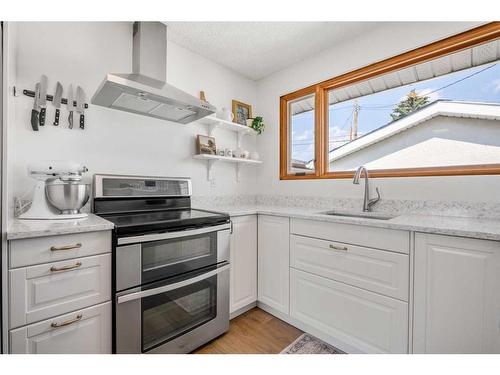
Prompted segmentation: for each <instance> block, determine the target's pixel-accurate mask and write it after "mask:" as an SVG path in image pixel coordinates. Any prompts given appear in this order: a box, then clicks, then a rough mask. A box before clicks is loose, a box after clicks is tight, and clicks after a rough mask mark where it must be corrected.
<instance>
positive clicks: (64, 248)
mask: <svg viewBox="0 0 500 375" xmlns="http://www.w3.org/2000/svg"><path fill="white" fill-rule="evenodd" d="M80 247H82V244H81V243H77V244H75V245H67V246H51V248H50V251H62V250H73V249H79V248H80Z"/></svg>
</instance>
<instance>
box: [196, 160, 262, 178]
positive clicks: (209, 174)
mask: <svg viewBox="0 0 500 375" xmlns="http://www.w3.org/2000/svg"><path fill="white" fill-rule="evenodd" d="M193 158H194V159H198V160H205V161H207V179H208V180H209V181H210V180H212V167H213V165H214V163H215V162H217V161H222V162H228V163H236V181H239V180H240V165H242V164H262V160H252V159H243V158H233V157H230V156H219V155H208V154H198V155H193Z"/></svg>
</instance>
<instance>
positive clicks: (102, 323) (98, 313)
mask: <svg viewBox="0 0 500 375" xmlns="http://www.w3.org/2000/svg"><path fill="white" fill-rule="evenodd" d="M10 352H11V353H12V354H108V353H111V302H106V303H103V304H101V305H96V306H93V307H89V308H86V309H82V310H77V311H74V312H72V313H69V314H65V315H61V316H58V317H56V318H52V319H48V320H45V321H42V322H39V323H35V324H31V325H28V326H25V327H22V328H18V329H14V330H12V331H10Z"/></svg>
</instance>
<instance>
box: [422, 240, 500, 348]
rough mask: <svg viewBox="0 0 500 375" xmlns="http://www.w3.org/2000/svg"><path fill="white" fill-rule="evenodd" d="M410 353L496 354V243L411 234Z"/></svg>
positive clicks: (499, 293) (499, 318)
mask: <svg viewBox="0 0 500 375" xmlns="http://www.w3.org/2000/svg"><path fill="white" fill-rule="evenodd" d="M414 277H415V284H414V316H413V321H414V323H413V324H414V326H413V327H414V329H413V352H414V353H500V243H499V242H495V241H484V240H475V239H467V238H459V237H451V236H441V235H432V234H423V233H417V234H416V235H415V276H414Z"/></svg>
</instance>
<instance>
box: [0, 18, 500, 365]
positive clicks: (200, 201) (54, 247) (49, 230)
mask: <svg viewBox="0 0 500 375" xmlns="http://www.w3.org/2000/svg"><path fill="white" fill-rule="evenodd" d="M129 18H130V17H129ZM490 18H491V15H490V16H489V17H487V19H490ZM256 24H258V23H252V22H249V23H245V22H233V23H224V22H150V21H139V22H133V21H132V20H130V21H126V22H123V21H120V22H117V21H115V22H90V21H86V22H14V21H8V22H3V23H2V38H3V49H2V58H3V60H2V61H3V66H2V68H3V76H2V80H3V98H2V99H3V103H4V104H3V108H2V110H3V111H2V112H3V113H2V115H3V121H2V126H3V133H2V134H3V149H2V150H3V157H2V165H3V168H2V228H3V230H2V231H3V240H2V241H3V242H2V245H3V246H2V353H5V354H34V353H50V354H63V353H65V354H81V353H87V354H146V353H150V354H153V353H159V354H173V353H176V354H180V353H182V354H187V353H209V354H212V353H227V354H245V353H248V354H257V353H259V354H278V353H284V354H300V353H306V354H316V353H331V354H340V353H349V354H358V353H370V354H389V353H393V354H412V353H414V354H433V353H443V354H454V353H456V354H472V353H482V354H486V353H490V354H499V353H500V331H499V327H500V325H499V319H500V318H499V317H500V297H499V296H498V293H497V290H498V287H499V286H500V272H499V271H500V229H499V228H500V226H499V225H498V223H499V220H500V217H499V216H498V204H499V202H498V198H497V195H498V194H497V191H498V186H499V185H500V178H499V176H498V174H499V173H500V172H499V169H498V168H497V164H500V161H497V159H498V156H497V155H498V151H497V150H496V149H495V147H497V146H498V145H496V142H495V141H494V139H495V136H496V135H497V134H496V128H495V127H494V124H497V123H498V121H499V120H500V112H499V110H498V108H497V107H495V106H494V105H491V103H489V101H487V100H483V99H481V100H479V99H478V100H475V101H472V100H469V99H468V100H467V101H464V100H463V98H455V97H452V98H448V97H446V96H444V94H442V93H443V92H444V91H440V93H441V95H443V96H439V97H436V98H433V97H432V98H431V99H429V102H428V103H426V105H425V106H423V107H421V108H419V110H415V111H414V112H411V113H409V114H405V117H404V118H400V119H396V120H394V122H391V123H390V124H387V125H384V126H380V127H379V128H377V129H369V128H364V127H363V126H364V123H363V119H364V117H362V116H363V113H366V111H367V110H369V109H370V105H371V106H375V105H373V104H369V103H368V104H367V103H365V102H363V100H364V96H365V94H364V92H363V91H362V90H363V88H362V87H361V86H356V88H355V89H353V90H345V91H346V92H347V93H348V94H344V95H346V96H342V94H343V93H342V92H341V89H342V86H341V85H338V84H337V83H336V82H337V81H334V82H333V84H330V83H331V82H330V80H335V79H338V78H339V77H343V78H342V79H345V80H346V82H349V84H352V85H355V84H358V82H361V83H359V85H361V84H363V83H366V82H368V86H370V87H371V88H372V91H373V93H371V94H370V95H384V93H386V92H388V91H390V90H393V89H397V88H398V87H400V86H405V84H406V85H414V86H415V87H417V85H418V84H426V82H427V81H426V79H423V78H416V79H415V80H414V81H413V82H410V81H408V82H406V81H404V80H401V81H402V82H400V83H399V84H397V85H396V84H392V85H389V84H388V87H384V88H382V87H380V88H377V87H378V86H377V85H376V83H377V82H376V79H377V74H378V75H382V74H387V77H389V74H391V73H393V72H396V71H397V69H400V70H401V69H404V68H405V66H403V65H401V66H399V67H398V66H394V67H391V68H387V66H388V64H389V62H388V61H389V60H390V59H391V58H392V59H397V58H399V59H403V58H406V59H407V61H406V64H408V65H407V66H412V67H413V66H416V67H417V68H415V69H416V70H417V71H418V72H420V71H422V72H423V71H424V68H425V67H428V66H429V65H427V66H426V65H425V64H426V63H427V64H429V61H432V63H434V65H433V67H435V68H434V69H435V72H434V76H433V78H432V79H434V81H433V82H434V83H433V84H432V85H429V84H428V86H429V87H430V88H432V89H434V90H437V88H441V87H448V86H447V85H449V84H450V83H448V82H447V81H444V79H449V80H452V78H447V74H450V75H451V74H457V75H460V74H463V77H462V76H457V77H458V78H453V80H452V83H453V85H455V86H454V87H458V86H459V84H460V83H461V82H465V81H466V80H468V79H479V78H480V77H481V74H483V73H481V72H482V69H486V68H489V67H490V66H492V68H491V69H490V70H488V71H485V73H484V74H490V73H491V72H493V71H494V69H495V68H494V67H493V65H494V64H496V63H497V62H498V61H500V47H499V46H500V42H499V40H500V25H499V24H498V22H491V21H490V22H485V21H483V22H429V23H427V24H425V22H405V23H398V22H346V23H342V22H308V23H300V22H295V23H293V22H288V23H286V22H285V23H281V24H280V23H279V22H265V23H261V24H260V25H258V26H259V27H256ZM424 26H425V27H424ZM319 34H321V35H322V37H319V36H318V37H317V39H316V40H315V43H308V40H311V37H312V36H313V35H319ZM54 40H57V43H54ZM373 41H377V43H373ZM381 41H384V42H383V43H382V42H381ZM230 43H232V45H231V47H228V46H229V45H230ZM312 44H314V45H312ZM62 46H64V48H62ZM247 46H251V48H250V49H254V51H253V53H246V52H245V51H248V50H249V49H248V47H247ZM270 46H275V48H276V53H274V54H273V53H271V52H269V47H270ZM438 46H441V47H440V49H439V48H438ZM444 46H445V47H446V48H448V49H446V48H445V47H444ZM449 46H451V47H449ZM491 46H495V47H491ZM292 47H294V48H296V49H298V50H300V51H299V52H300V53H299V52H297V51H292ZM432 48H434V51H438V50H439V51H438V52H433V53H434V55H425V53H428V51H429V50H430V49H432ZM491 48H497V50H495V51H498V53H497V52H491ZM228 50H230V51H232V54H234V56H233V55H232V54H227V56H225V55H224V53H223V52H224V51H226V52H227V51H228ZM426 51H427V52H426ZM454 53H455V54H458V53H462V54H463V55H465V54H468V56H469V55H470V56H472V58H470V61H471V63H470V65H469V66H467V67H465V66H463V67H462V66H461V67H460V68H456V69H455V68H453V67H452V68H450V69H451V71H450V70H447V71H446V69H445V70H442V71H441V70H439V69H438V68H439V67H441V65H439V64H438V62H443V61H445V59H446V58H448V57H449V56H451V60H452V61H455V60H456V59H455V60H453V59H454V58H455V56H458V55H453V54H454ZM460 56H462V55H460ZM474 56H481V58H474ZM412 59H413V60H412ZM391 61H395V60H391ZM332 62H335V63H334V64H333V63H332ZM377 63H379V64H386V65H385V67H381V68H378V66H377ZM410 64H411V65H410ZM420 67H422V69H421V70H420ZM363 69H365V70H363ZM370 69H372V70H370ZM377 69H379V70H378V71H377ZM467 69H472V70H471V71H468V70H467ZM474 69H476V70H474ZM358 70H359V72H358V73H356V72H357V71H358ZM362 70H363V72H364V73H361V71H362ZM353 72H354V73H353ZM478 72H479V73H478ZM349 73H350V74H351V78H349V77H347V78H346V77H345V76H344V75H346V74H349ZM355 74H358V75H359V76H360V77H361V75H362V74H364V76H363V77H364V78H363V80H361V79H360V78H359V77H358V78H356V79H357V80H355V79H354V78H352V76H353V75H355ZM466 74H467V75H466ZM491 74H493V73H491ZM401 76H402V75H401ZM441 76H442V78H441ZM389 78H390V77H389ZM389 78H387V79H386V82H392V81H390V80H389ZM349 79H351V81H349ZM439 79H443V81H442V83H436V82H441V81H436V80H439ZM372 80H373V81H372ZM165 82H166V83H165ZM353 87H354V86H353ZM411 87H413V86H411ZM426 87H427V86H426ZM404 89H405V90H407V91H409V89H407V88H406V86H405V88H404ZM322 90H324V92H325V93H327V94H328V95H327V96H326V95H325V94H323V91H322ZM335 90H337V91H335ZM356 90H357V91H356ZM492 90H493V91H494V88H493V89H492ZM493 91H492V92H493ZM446 92H448V91H446ZM417 93H420V91H417ZM405 94H406V91H405ZM431 94H433V93H432V92H431ZM431 94H426V95H428V96H429V97H431ZM311 95H313V96H312V98H313V100H310V99H311ZM314 95H316V96H314ZM398 95H399V94H398ZM323 96H324V97H328V98H329V100H330V101H327V100H326V99H325V100H320V99H322V98H323ZM401 96H404V95H401ZM422 96H424V94H422ZM44 98H45V100H43V99H44ZM408 98H409V99H408V100H410V99H412V97H410V96H409V97H408ZM481 98H482V97H481ZM40 99H41V101H40ZM494 99H495V97H494V96H493V97H492V99H491V100H490V101H492V102H494V101H495V100H494ZM356 100H357V101H358V102H356ZM350 101H353V102H356V104H355V105H352V106H350V107H349V111H351V107H352V108H353V112H352V113H354V114H355V115H356V116H358V114H359V129H360V130H359V133H360V136H359V137H358V135H357V133H356V132H355V130H354V129H357V127H358V120H356V122H354V120H353V117H351V118H350V119H349V122H348V123H349V124H354V123H355V124H356V128H355V127H354V126H353V125H351V129H350V137H351V138H350V139H349V142H350V143H347V144H345V145H342V146H341V147H338V148H332V149H330V150H327V151H330V152H336V153H340V152H342V150H347V151H348V155H347V156H343V155H339V156H337V154H333V156H335V157H338V158H339V160H348V159H347V158H348V157H352V155H354V153H355V152H357V153H358V155H363V154H362V152H365V151H356V150H358V149H356V148H355V147H359V150H372V149H373V148H374V147H375V146H374V145H386V144H387V145H390V147H393V148H394V149H396V148H398V147H400V146H398V145H399V144H398V143H397V141H398V137H402V134H412V136H413V134H414V133H415V136H414V137H413V139H420V138H418V137H423V135H422V134H423V133H424V130H426V129H427V128H429V129H430V130H429V131H432V132H433V134H438V131H440V132H441V133H439V134H442V133H443V129H446V128H447V127H448V126H450V125H449V124H451V123H453V124H455V123H457V125H453V126H457V127H458V126H461V127H460V129H462V128H463V129H464V133H463V134H469V133H468V130H467V129H468V128H467V126H469V125H468V123H467V121H469V122H474V124H475V126H476V127H481V129H483V130H482V131H481V134H486V136H485V137H489V138H490V139H492V140H491V141H489V142H487V145H486V142H484V140H483V138H481V139H480V140H477V139H476V138H474V140H473V141H471V142H470V143H471V144H472V143H474V145H476V146H477V147H478V148H477V149H476V148H474V150H477V151H474V152H470V151H467V152H469V153H467V152H465V151H464V153H463V154H465V155H466V158H468V159H467V160H470V164H477V165H472V166H469V165H467V164H468V163H460V162H457V163H456V164H454V165H453V164H450V165H451V167H450V168H449V169H447V171H445V172H441V173H439V172H437V169H435V168H437V167H439V168H441V165H438V166H436V165H434V164H425V165H424V164H423V163H424V159H423V158H421V157H420V158H419V161H420V162H421V163H422V164H418V165H410V164H409V163H408V162H406V161H405V162H406V164H405V165H403V166H402V167H401V166H399V165H397V164H394V165H393V164H390V168H387V169H384V168H378V167H372V165H375V164H372V163H375V161H373V162H372V161H371V160H369V159H368V158H366V159H365V160H363V161H362V162H359V158H360V157H358V159H355V161H354V162H355V163H356V164H355V167H354V168H352V167H349V169H348V171H347V172H344V171H343V170H341V171H340V172H337V171H336V170H334V169H330V168H331V166H334V165H340V164H339V163H340V162H337V164H336V162H335V160H337V159H334V158H333V156H332V158H330V159H326V157H324V155H323V154H324V153H325V152H324V151H323V149H321V147H320V146H318V145H321V144H328V143H329V142H330V143H332V142H337V141H338V140H337V139H334V140H333V141H332V139H330V140H329V139H325V137H328V135H326V136H323V135H319V134H320V133H322V132H321V128H320V126H321V124H323V120H321V116H318V114H321V113H322V112H321V110H320V107H321V106H324V103H326V104H327V106H331V108H330V110H326V109H325V111H324V113H327V115H326V116H325V117H328V116H330V117H331V116H332V115H330V113H335V112H333V111H335V110H337V108H341V105H342V106H346V103H351V102H350ZM486 102H488V103H489V104H488V103H486ZM496 102H498V96H497V100H496ZM342 103H343V104H342ZM357 103H360V104H357ZM376 103H377V102H376ZM378 103H380V100H379V102H378ZM337 105H338V106H339V107H335V106H337ZM349 105H350V104H349ZM357 106H359V108H358V107H357ZM299 107H300V108H299ZM321 108H322V107H321ZM332 108H333V109H332ZM56 110H57V111H58V113H59V115H57V114H56ZM339 110H341V109H339ZM377 110H379V109H377ZM391 110H392V108H391ZM162 111H163V112H162ZM131 112H133V113H131ZM374 112H375V111H374ZM308 114H309V115H310V114H315V115H316V117H315V118H313V119H312V120H310V119H309V118H308V117H307V116H308ZM240 116H243V120H242V121H241V119H240V118H239V117H240ZM245 116H246V118H245ZM301 116H302V117H301ZM406 116H407V117H406ZM259 118H260V120H258V119H259ZM343 120H344V119H343V118H342V121H343ZM56 123H57V125H56ZM334 125H335V126H336V124H333V125H332V124H331V123H330V124H329V128H330V129H332V128H333V127H334ZM341 125H342V124H341ZM307 126H309V128H307ZM431 127H436V128H438V129H437V130H436V131H435V130H433V129H434V128H431ZM304 128H306V130H307V129H309V130H311V131H310V132H309V133H308V134H309V135H307V133H306V132H304V139H302V140H301V139H299V138H297V139H295V138H294V137H295V135H294V132H298V131H299V130H303V129H304ZM339 128H341V126H339ZM366 129H368V130H366ZM356 131H357V130H356ZM421 133H422V134H421ZM479 133H480V132H476V133H473V136H474V137H475V136H476V135H477V136H478V137H479V136H480V135H481V134H480V135H478V134H479ZM311 134H313V135H312V136H311ZM342 134H343V133H342ZM353 134H354V135H353ZM471 134H472V133H471ZM342 136H343V135H342ZM287 137H288V138H287ZM307 137H312V138H307ZM370 137H372V138H374V139H373V140H371V138H370ZM375 137H380V138H376V139H375ZM465 137H466V136H465V135H464V136H463V138H461V140H462V141H464V142H465V141H467V140H468V139H467V138H465ZM471 137H472V135H471ZM435 138H436V137H433V138H431V141H428V142H427V143H425V150H426V153H429V154H431V155H436V152H434V153H432V150H433V149H432V147H433V143H432V140H433V139H435ZM283 139H285V140H287V141H285V142H283V141H282V140H283ZM339 139H340V138H339ZM408 139H409V137H406V139H405V140H404V143H405V145H406V146H408V145H409V144H410V141H409V140H408ZM384 140H385V141H384ZM388 140H390V141H388ZM296 141H297V143H296ZM364 141H367V142H368V141H369V142H371V143H369V144H363V142H364ZM300 142H303V143H302V144H301V143H300ZM384 142H386V143H384ZM481 142H482V143H481ZM465 143H467V142H465ZM358 144H359V146H358ZM393 144H394V145H393ZM297 145H299V146H303V149H301V150H305V149H307V150H309V151H301V150H299V151H296V150H297V148H296V147H297ZM460 145H462V144H460ZM460 145H459V144H458V143H457V144H453V147H452V148H453V149H455V150H456V147H459V146H460ZM445 146H446V144H445V143H440V144H439V145H438V147H439V149H440V150H442V152H443V155H444V154H446V156H447V157H449V158H452V157H455V156H454V155H452V154H451V153H450V154H448V153H446V152H445V150H447V149H445ZM349 147H351V148H352V149H353V150H354V151H352V150H350V149H349ZM370 147H371V148H370ZM388 147H389V146H385V149H387V148H388ZM418 147H420V146H419V145H418V144H415V145H413V144H412V147H408V150H409V151H407V153H406V154H404V155H405V157H408V159H402V158H401V157H399V158H393V159H397V160H393V159H389V158H386V159H383V158H381V159H378V160H379V162H380V160H385V161H386V162H387V163H396V162H398V163H402V160H410V158H409V156H408V155H409V152H410V151H411V152H416V151H418ZM460 147H461V146H460ZM464 147H465V146H464ZM471 147H472V146H471ZM490 148H492V151H491V153H489V152H490V151H489V150H490ZM311 150H312V151H311ZM429 150H431V151H429ZM307 152H309V153H310V154H307ZM311 152H312V154H311ZM377 152H379V151H377ZM380 152H381V151H380ZM455 154H458V152H455ZM290 155H293V158H292V156H290ZM311 155H312V156H311ZM419 155H420V154H419ZM471 155H472V156H474V157H476V156H477V158H480V157H482V158H484V160H483V159H480V161H477V162H475V160H476V159H474V160H472V156H471ZM296 156H297V157H296ZM318 156H319V158H318ZM410 156H411V155H410ZM321 158H324V159H321ZM342 158H344V159H342ZM457 158H458V156H457ZM299 159H300V160H299ZM429 159H432V160H430V161H429V163H431V162H433V163H435V162H436V160H437V163H439V162H442V160H443V159H441V160H439V158H436V157H433V158H429ZM324 160H327V161H328V160H330V161H329V163H330V164H326V162H325V161H324ZM411 160H413V159H411ZM446 160H449V159H446ZM450 160H451V159H450ZM478 160H479V159H478ZM426 162H427V161H426ZM346 163H347V161H346ZM449 163H452V162H449ZM363 165H364V166H365V167H364V168H362V166H363ZM464 165H465V167H467V168H465V167H464ZM358 167H359V168H358ZM469 167H470V168H469ZM412 168H413V169H412ZM377 169H380V170H377ZM389 169H390V171H389ZM404 169H406V170H404ZM416 170H418V171H416ZM423 170H424V171H423ZM335 173H338V175H336V176H335ZM353 182H354V183H353ZM71 200H72V202H71V203H69V202H70V201H71ZM31 201H32V202H31ZM60 216H64V217H65V218H64V219H63V218H61V217H60ZM463 326H465V328H464V327H463ZM242 332H243V333H242ZM238 334H239V335H242V336H238ZM242 340H243V341H245V340H247V342H243V343H242ZM390 357H391V356H388V358H390Z"/></svg>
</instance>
